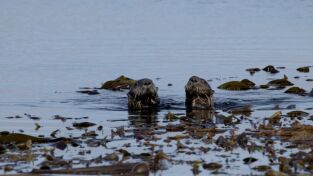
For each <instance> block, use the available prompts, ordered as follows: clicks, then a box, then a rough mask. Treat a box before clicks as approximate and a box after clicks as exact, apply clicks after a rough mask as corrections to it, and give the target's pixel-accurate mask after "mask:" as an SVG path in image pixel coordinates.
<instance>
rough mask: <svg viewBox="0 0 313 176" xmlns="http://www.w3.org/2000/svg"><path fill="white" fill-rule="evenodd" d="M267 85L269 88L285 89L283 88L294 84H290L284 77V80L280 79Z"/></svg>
mask: <svg viewBox="0 0 313 176" xmlns="http://www.w3.org/2000/svg"><path fill="white" fill-rule="evenodd" d="M267 85H269V86H278V87H280V86H282V87H285V86H293V85H294V84H293V83H291V82H290V81H288V77H287V76H284V78H282V79H275V80H272V81H270V82H268V83H267Z"/></svg>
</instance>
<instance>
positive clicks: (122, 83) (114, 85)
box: [101, 75, 135, 90]
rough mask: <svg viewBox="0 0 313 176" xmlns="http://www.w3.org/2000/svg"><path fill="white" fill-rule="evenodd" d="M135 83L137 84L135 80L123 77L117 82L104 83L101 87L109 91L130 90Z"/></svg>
mask: <svg viewBox="0 0 313 176" xmlns="http://www.w3.org/2000/svg"><path fill="white" fill-rule="evenodd" d="M134 83H135V80H133V79H131V78H128V77H126V76H124V75H122V76H120V77H118V78H117V79H115V80H111V81H107V82H105V83H103V84H102V86H101V89H109V90H121V89H129V88H130V87H131V86H132V85H133V84H134Z"/></svg>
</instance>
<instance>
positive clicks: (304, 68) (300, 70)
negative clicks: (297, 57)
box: [297, 66, 310, 73]
mask: <svg viewBox="0 0 313 176" xmlns="http://www.w3.org/2000/svg"><path fill="white" fill-rule="evenodd" d="M297 71H299V72H302V73H308V72H310V67H308V66H306V67H300V68H297Z"/></svg>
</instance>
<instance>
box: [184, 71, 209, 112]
mask: <svg viewBox="0 0 313 176" xmlns="http://www.w3.org/2000/svg"><path fill="white" fill-rule="evenodd" d="M185 91H186V107H187V109H207V110H214V103H213V93H214V91H213V90H212V89H211V87H210V85H209V83H208V82H207V81H206V80H204V79H202V78H199V77H197V76H192V77H191V78H190V79H189V81H188V83H187V85H186V86H185Z"/></svg>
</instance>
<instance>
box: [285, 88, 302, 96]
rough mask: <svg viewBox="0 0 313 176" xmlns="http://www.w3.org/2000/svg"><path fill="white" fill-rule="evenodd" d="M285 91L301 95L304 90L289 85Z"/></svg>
mask: <svg viewBox="0 0 313 176" xmlns="http://www.w3.org/2000/svg"><path fill="white" fill-rule="evenodd" d="M285 93H288V94H299V95H303V94H305V93H306V91H305V90H304V89H302V88H300V87H291V88H289V89H288V90H286V91H285Z"/></svg>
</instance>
